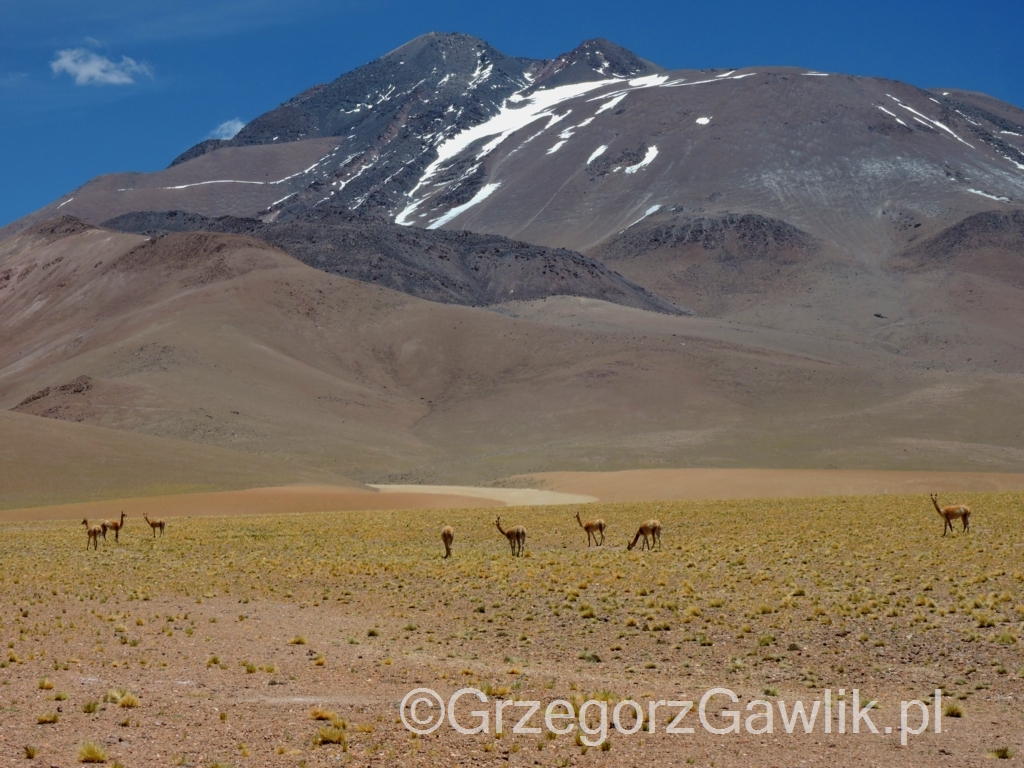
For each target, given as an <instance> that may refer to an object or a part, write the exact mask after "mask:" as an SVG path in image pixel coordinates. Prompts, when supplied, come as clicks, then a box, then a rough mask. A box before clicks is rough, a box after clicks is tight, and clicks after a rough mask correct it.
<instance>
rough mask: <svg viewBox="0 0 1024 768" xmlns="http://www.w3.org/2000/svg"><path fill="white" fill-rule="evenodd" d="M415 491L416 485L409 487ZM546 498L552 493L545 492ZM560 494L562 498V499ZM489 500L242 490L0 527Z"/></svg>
mask: <svg viewBox="0 0 1024 768" xmlns="http://www.w3.org/2000/svg"><path fill="white" fill-rule="evenodd" d="M411 487H413V488H415V486H411ZM549 493H550V492H549ZM563 495H564V494H563ZM498 506H502V502H501V501H500V500H497V499H494V498H491V497H488V496H461V495H458V494H443V493H434V492H427V493H377V492H375V491H363V490H358V489H354V488H344V487H336V486H329V485H290V486H281V487H276V488H249V489H246V490H242V491H215V492H209V493H182V494H174V495H170V496H144V497H136V498H127V499H108V500H105V501H86V502H80V503H78V504H58V505H53V506H46V507H27V508H22V509H5V510H0V522H14V521H22V520H82V519H85V518H88V519H90V520H101V519H103V520H105V519H108V518H115V517H117V516H118V515H119V514H120V513H121V510H124V511H125V513H126V514H127V515H128V520H127V521H126V523H125V526H126V530H127V531H129V532H130V531H131V529H132V528H136V527H138V528H139V529H142V530H144V531H145V533H146V535H149V530H148V528H147V526H146V522H145V520H143V519H142V516H143V514H146V515H149V517H150V518H154V519H155V518H171V517H210V516H221V515H268V514H284V513H294V512H337V511H359V510H384V509H453V508H460V509H463V508H467V507H498Z"/></svg>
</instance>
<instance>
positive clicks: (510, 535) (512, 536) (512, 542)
mask: <svg viewBox="0 0 1024 768" xmlns="http://www.w3.org/2000/svg"><path fill="white" fill-rule="evenodd" d="M494 524H495V525H496V526H498V530H499V531H500V532H501V535H502V536H504V537H505V538H506V539H508V543H509V546H510V547H512V557H519V556H521V555H522V554H523V547H524V546H525V545H526V529H525V528H523V526H521V525H515V526H512V527H511V528H509V529H508V530H507V531H506V530H505V529H503V528H502V527H501V517H498V518H497V519H496V520H495V521H494Z"/></svg>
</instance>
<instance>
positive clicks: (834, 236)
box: [15, 33, 1024, 262]
mask: <svg viewBox="0 0 1024 768" xmlns="http://www.w3.org/2000/svg"><path fill="white" fill-rule="evenodd" d="M71 198H73V199H71ZM1021 200H1024V112H1022V111H1021V110H1019V109H1016V108H1015V107H1012V106H1010V105H1007V104H1003V103H1000V102H998V101H996V100H994V99H990V98H988V97H985V96H981V95H978V94H970V93H963V92H958V91H949V90H934V91H928V90H923V89H920V88H916V87H914V86H910V85H906V84H903V83H898V82H893V81H888V80H881V79H877V78H866V77H854V76H850V75H841V74H833V73H823V72H817V71H813V70H806V69H799V68H792V67H783V68H780V67H745V68H739V69H721V70H706V71H699V72H697V71H688V70H679V71H672V72H669V71H665V70H664V69H662V68H661V67H659V66H657V65H656V64H653V63H651V62H648V61H645V60H643V59H641V58H639V57H638V56H636V55H634V54H633V53H631V52H629V51H627V50H625V49H623V48H621V47H619V46H617V45H615V44H613V43H610V42H608V41H606V40H589V41H586V42H584V43H582V44H581V45H580V46H578V47H577V48H576V49H574V50H573V51H570V52H568V53H566V54H563V55H561V56H559V57H557V58H556V59H554V60H552V61H538V60H532V59H525V58H516V57H512V56H507V55H505V54H503V53H501V52H500V51H497V50H495V49H494V48H493V47H491V46H490V45H488V44H487V43H485V42H484V41H482V40H478V39H476V38H474V37H471V36H468V35H463V34H436V33H431V34H428V35H423V36H421V37H418V38H416V39H415V40H412V41H411V42H409V43H406V44H405V45H403V46H401V47H400V48H397V49H395V50H393V51H391V52H390V53H388V54H385V55H384V56H382V57H381V58H379V59H377V60H375V61H372V62H370V63H368V64H366V65H364V66H362V67H359V68H358V69H355V70H353V71H351V72H348V73H346V74H344V75H342V76H340V77H339V78H338V79H336V80H334V81H333V82H330V83H327V84H325V85H319V86H314V87H312V88H310V89H308V90H307V91H305V92H303V93H301V94H299V95H298V96H296V97H295V98H293V99H290V100H289V101H287V102H285V103H284V104H282V105H281V106H279V107H277V108H276V109H273V110H271V111H269V112H267V113H265V114H263V115H261V116H259V117H257V118H256V119H254V120H253V121H251V122H250V123H249V124H248V125H246V126H245V127H244V128H243V129H242V130H241V131H239V133H238V134H237V135H236V136H235V137H234V138H232V139H230V140H226V141H219V140H209V141H206V142H203V143H202V144H199V145H197V146H196V147H193V148H192V149H190V150H188V151H187V152H185V153H184V154H182V155H181V156H180V157H178V158H177V159H176V160H175V161H174V162H173V163H172V165H171V167H170V168H168V169H167V170H165V171H162V172H158V173H154V174H118V175H112V176H106V177H102V178H100V179H97V180H94V181H92V182H89V183H88V184H86V185H85V186H84V187H82V188H81V189H79V190H76V191H75V192H74V193H72V194H71V195H69V196H67V197H65V198H62V199H60V200H57V201H55V202H54V203H53V204H52V205H51V206H48V207H47V208H45V209H43V210H42V211H40V212H39V214H37V215H34V216H33V217H29V218H28V219H27V220H26V222H28V221H31V220H36V219H39V218H45V217H46V216H48V215H52V214H53V213H54V212H55V211H56V210H57V208H58V207H60V213H62V214H63V213H69V214H73V215H77V216H80V217H82V218H85V219H87V220H90V221H94V222H101V221H103V220H106V219H108V218H111V217H113V216H115V215H120V214H124V213H129V212H132V211H139V210H186V211H191V212H194V213H198V214H202V215H206V216H222V215H235V216H245V217H257V218H260V219H261V220H264V221H274V220H279V219H287V218H288V217H291V216H296V215H299V214H301V213H302V212H304V211H309V210H313V209H318V210H338V211H346V212H353V211H354V212H358V213H364V212H369V213H371V214H372V215H375V216H380V217H384V218H386V219H389V220H390V221H393V222H397V223H398V224H401V225H415V226H418V227H423V228H447V229H471V230H474V231H478V232H485V233H490V234H500V235H505V236H508V237H514V238H517V239H521V240H526V241H528V242H531V243H535V244H539V245H547V246H559V247H568V248H572V249H576V250H583V251H587V250H589V249H593V248H598V247H601V246H602V244H606V243H607V242H608V241H610V239H612V238H615V237H616V236H618V235H619V234H620V233H621V232H622V231H623V230H625V229H627V228H630V227H633V226H636V225H637V224H638V223H642V224H643V225H644V226H646V225H653V224H656V223H657V221H658V220H659V219H665V217H668V216H673V215H679V214H681V213H682V214H693V215H698V216H703V217H708V216H712V217H714V216H723V215H735V214H741V215H742V214H753V215H758V216H765V217H768V218H771V219H776V220H781V221H785V222H788V223H789V224H791V225H793V226H796V227H798V228H799V229H801V230H803V231H805V232H807V233H809V234H811V235H813V236H814V237H817V238H819V239H821V240H822V241H824V242H827V243H830V244H831V245H833V246H835V247H836V248H838V249H840V250H842V251H844V252H846V253H848V254H849V255H851V256H852V257H853V258H856V259H862V260H867V261H870V262H876V261H877V260H878V259H879V258H884V257H885V256H886V255H890V254H894V253H897V252H899V251H901V250H902V249H903V248H905V247H906V246H907V244H908V242H911V241H910V240H909V238H910V237H911V236H913V237H914V238H915V239H917V240H920V238H921V237H922V236H924V235H928V234H936V233H938V232H939V231H941V230H942V229H944V228H945V227H948V226H950V225H952V224H953V223H955V222H956V221H959V220H960V219H962V218H964V217H965V216H968V215H971V214H974V213H979V212H982V211H985V210H989V209H990V208H993V207H994V208H1000V207H1003V208H1006V207H1010V208H1013V207H1015V206H1017V205H1019V203H1020V201H1021ZM24 223H25V222H23V223H22V224H20V225H17V227H20V226H24ZM17 227H15V228H17ZM908 228H909V229H911V230H914V231H912V232H907V231H905V230H907V229H908Z"/></svg>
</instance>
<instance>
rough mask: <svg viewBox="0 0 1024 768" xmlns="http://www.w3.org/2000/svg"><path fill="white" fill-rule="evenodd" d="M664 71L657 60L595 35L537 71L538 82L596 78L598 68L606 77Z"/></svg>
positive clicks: (635, 75)
mask: <svg viewBox="0 0 1024 768" xmlns="http://www.w3.org/2000/svg"><path fill="white" fill-rule="evenodd" d="M663 71H664V70H663V69H662V68H661V67H659V66H658V65H657V64H654V63H653V62H650V61H647V60H646V59H641V58H640V57H639V56H637V55H636V54H635V53H633V52H632V51H630V50H627V49H626V48H623V47H622V46H621V45H616V44H615V43H613V42H610V41H608V40H605V39H604V38H601V37H595V38H592V39H590V40H584V41H583V42H582V43H580V44H579V45H577V46H576V47H575V48H573V49H572V50H571V51H569V52H568V53H563V54H562V55H561V56H559V57H558V58H556V59H554V60H553V61H551V62H549V63H548V64H547V65H546V66H545V67H544V68H543V69H542V70H541V72H540V73H539V74H538V75H537V82H544V84H545V85H546V86H556V85H564V84H566V83H574V82H580V81H585V80H592V79H594V75H593V73H594V72H596V73H597V74H598V75H601V76H603V77H606V78H611V77H620V78H626V77H641V76H643V75H650V74H654V73H656V72H663Z"/></svg>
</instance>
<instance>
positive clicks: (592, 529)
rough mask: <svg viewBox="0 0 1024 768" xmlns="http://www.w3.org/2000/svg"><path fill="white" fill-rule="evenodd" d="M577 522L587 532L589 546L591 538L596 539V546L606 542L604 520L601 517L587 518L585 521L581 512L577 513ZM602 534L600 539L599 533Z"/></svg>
mask: <svg viewBox="0 0 1024 768" xmlns="http://www.w3.org/2000/svg"><path fill="white" fill-rule="evenodd" d="M576 522H577V523H579V524H580V528H582V529H583V530H584V531H586V532H587V546H588V547H589V546H590V540H591V539H593V540H594V546H597V547H600V546H601V545H602V544H604V520H601V519H600V518H599V519H597V520H587V522H585V523H584V522H583V521H582V520H581V519H580V513H579V512H577V513H576ZM598 534H601V539H600V541H598V538H597V535H598Z"/></svg>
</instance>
